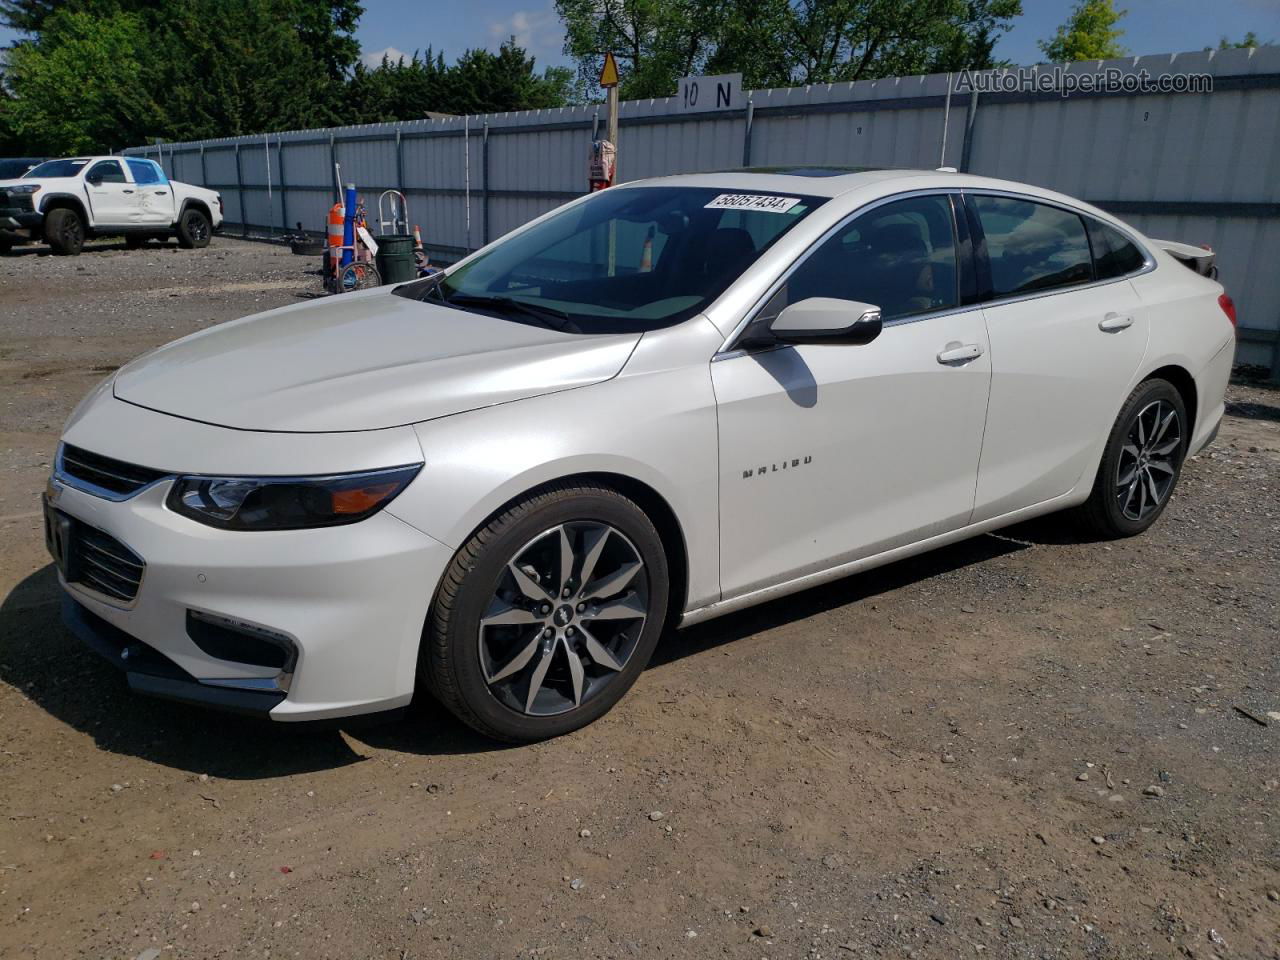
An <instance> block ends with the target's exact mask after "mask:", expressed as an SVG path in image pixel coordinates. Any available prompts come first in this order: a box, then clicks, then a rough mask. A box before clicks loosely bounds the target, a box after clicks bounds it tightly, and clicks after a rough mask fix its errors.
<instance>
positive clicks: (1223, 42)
mask: <svg viewBox="0 0 1280 960" xmlns="http://www.w3.org/2000/svg"><path fill="white" fill-rule="evenodd" d="M1270 43H1271V41H1269V40H1268V41H1264V40H1259V39H1258V34H1257V33H1255V32H1254V31H1253V30H1250V31H1249V32H1248V33H1246V34H1245V35H1244V39H1243V40H1239V41H1235V42H1233V41H1231V40H1228V39H1227V38H1226V37H1223V38H1222V39H1220V40H1219V41H1218V49H1219V50H1246V49H1248V48H1249V47H1265V46H1268V45H1269V44H1270ZM1205 49H1206V50H1210V49H1212V48H1211V47H1205Z"/></svg>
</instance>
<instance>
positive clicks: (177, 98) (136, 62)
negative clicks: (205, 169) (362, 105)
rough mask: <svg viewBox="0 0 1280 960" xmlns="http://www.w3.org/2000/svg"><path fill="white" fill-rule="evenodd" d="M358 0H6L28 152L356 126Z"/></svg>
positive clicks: (12, 109)
mask: <svg viewBox="0 0 1280 960" xmlns="http://www.w3.org/2000/svg"><path fill="white" fill-rule="evenodd" d="M361 12H362V7H361V6H360V4H359V3H358V2H356V0H60V2H59V0H0V21H2V22H4V23H6V24H8V25H10V26H12V27H13V28H15V29H19V30H22V31H24V32H26V33H27V34H28V36H27V37H25V38H23V39H20V40H19V41H18V42H17V43H16V44H15V45H14V47H13V48H12V49H11V50H10V52H9V64H8V69H7V75H6V77H5V79H4V83H5V85H6V87H7V90H8V92H9V93H10V94H11V96H12V100H11V102H9V103H7V104H5V106H4V115H5V123H6V124H7V125H8V126H9V127H10V128H11V129H12V130H13V132H14V135H15V136H16V137H17V138H18V140H19V143H20V144H25V145H27V146H28V149H27V152H69V151H73V152H83V151H86V150H101V149H106V148H109V147H116V146H123V145H126V144H130V143H142V142H150V141H152V140H154V139H155V138H157V137H159V138H163V139H167V140H175V139H192V138H202V137H215V136H227V135H233V134H241V133H256V132H263V131H268V130H281V129H290V128H297V127H315V126H325V125H329V124H333V123H339V122H344V121H345V122H350V119H349V117H348V114H347V112H346V111H345V108H344V104H343V95H344V90H345V86H346V83H347V78H348V76H349V74H350V68H351V67H352V66H353V64H354V63H355V62H356V60H357V58H358V57H359V52H360V48H359V44H358V43H357V41H356V39H355V36H354V30H355V26H356V23H357V21H358V18H359V16H360V14H361Z"/></svg>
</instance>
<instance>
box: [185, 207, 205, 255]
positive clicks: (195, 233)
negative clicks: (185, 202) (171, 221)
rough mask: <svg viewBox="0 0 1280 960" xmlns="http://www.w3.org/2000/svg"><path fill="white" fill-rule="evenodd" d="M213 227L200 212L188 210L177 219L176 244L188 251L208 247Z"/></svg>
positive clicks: (192, 209)
mask: <svg viewBox="0 0 1280 960" xmlns="http://www.w3.org/2000/svg"><path fill="white" fill-rule="evenodd" d="M212 235H213V225H212V224H211V223H209V218H208V217H206V216H205V215H204V214H203V213H202V212H201V211H199V210H196V209H194V208H189V209H187V210H184V211H183V212H182V216H181V217H180V218H179V219H178V244H179V246H182V247H185V248H186V249H188V250H199V249H201V248H203V247H207V246H208V245H209V238H210V237H211V236H212Z"/></svg>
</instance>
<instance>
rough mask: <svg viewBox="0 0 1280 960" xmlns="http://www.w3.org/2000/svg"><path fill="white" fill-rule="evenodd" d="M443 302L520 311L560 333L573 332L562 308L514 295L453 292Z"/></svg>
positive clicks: (569, 320)
mask: <svg viewBox="0 0 1280 960" xmlns="http://www.w3.org/2000/svg"><path fill="white" fill-rule="evenodd" d="M444 302H445V303H447V304H448V305H449V306H453V307H479V308H480V309H482V310H496V311H498V312H499V313H522V314H524V315H525V316H527V317H532V318H533V319H535V320H537V321H539V322H540V323H542V324H543V325H544V326H547V327H550V328H551V329H552V330H559V331H560V332H561V333H572V332H573V330H572V329H570V328H571V327H572V326H573V325H574V324H573V319H572V318H571V317H570V316H569V314H567V313H565V312H564V311H563V310H557V309H556V308H555V307H542V306H538V305H537V304H533V303H526V302H525V301H523V300H517V299H515V298H514V297H482V296H478V295H475V294H468V293H455V294H454V295H453V296H452V297H449V298H448V299H445V300H444Z"/></svg>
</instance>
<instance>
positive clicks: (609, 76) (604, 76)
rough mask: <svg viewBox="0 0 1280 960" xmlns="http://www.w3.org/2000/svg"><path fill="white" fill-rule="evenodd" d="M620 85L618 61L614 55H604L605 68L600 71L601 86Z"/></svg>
mask: <svg viewBox="0 0 1280 960" xmlns="http://www.w3.org/2000/svg"><path fill="white" fill-rule="evenodd" d="M617 85H618V61H617V60H615V59H613V54H612V53H606V54H605V55H604V67H603V68H601V70H600V86H602V87H616V86H617Z"/></svg>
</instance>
